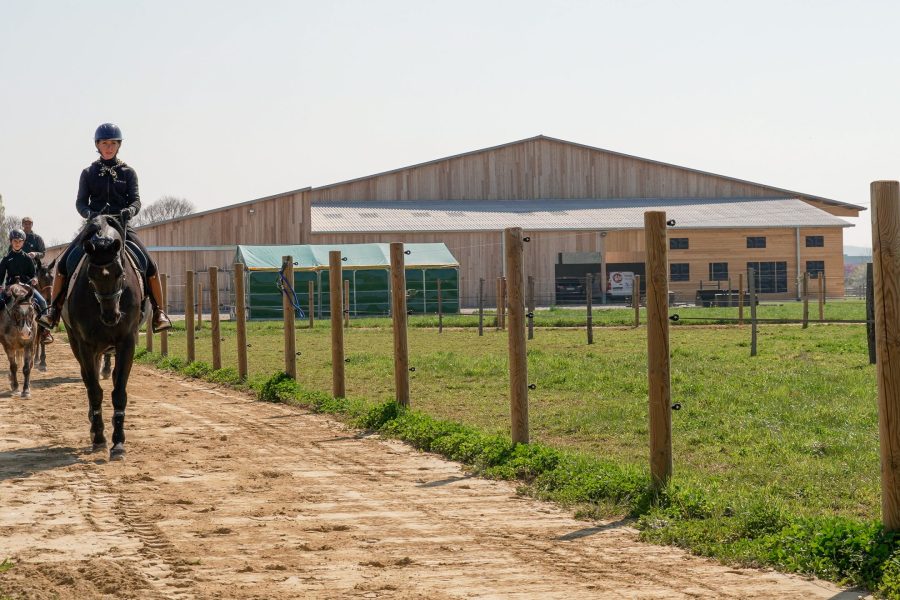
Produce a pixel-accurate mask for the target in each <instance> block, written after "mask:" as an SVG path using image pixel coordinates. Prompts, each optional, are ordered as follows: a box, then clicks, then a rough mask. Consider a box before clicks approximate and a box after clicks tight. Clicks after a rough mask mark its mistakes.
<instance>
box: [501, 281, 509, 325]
mask: <svg viewBox="0 0 900 600" xmlns="http://www.w3.org/2000/svg"><path fill="white" fill-rule="evenodd" d="M508 295H509V294H508V292H507V290H506V277H501V278H500V329H506V306H507V302H508Z"/></svg>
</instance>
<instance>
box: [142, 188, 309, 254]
mask: <svg viewBox="0 0 900 600" xmlns="http://www.w3.org/2000/svg"><path fill="white" fill-rule="evenodd" d="M307 194H308V192H305V191H302V192H292V193H288V194H282V195H280V196H273V197H271V198H266V199H264V200H260V201H258V202H252V203H246V204H240V205H237V206H233V207H230V208H228V209H223V210H215V211H209V212H206V213H200V214H197V215H194V216H189V217H185V218H183V219H179V220H177V221H169V222H165V223H159V224H157V225H148V226H146V227H141V228H140V229H138V230H137V233H138V236H139V237H140V238H141V240H142V241H143V242H144V244H145V245H147V246H220V245H225V244H238V243H240V244H302V243H306V242H305V240H306V239H308V235H309V233H308V232H309V226H310V218H309V210H310V209H309V206H308V203H307V202H306V200H307V197H306V196H307Z"/></svg>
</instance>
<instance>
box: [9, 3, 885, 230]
mask: <svg viewBox="0 0 900 600" xmlns="http://www.w3.org/2000/svg"><path fill="white" fill-rule="evenodd" d="M898 31H900V3H897V2H889V1H883V2H882V1H870V2H860V1H856V2H850V1H848V2H829V1H818V2H812V1H806V2H800V1H795V2H788V1H778V2H775V1H768V0H763V1H754V2H743V3H737V2H726V1H722V0H718V1H682V2H663V1H655V0H644V1H640V0H634V1H628V2H626V1H595V2H577V1H554V2H548V1H531V0H516V1H505V0H504V1H489V0H481V1H470V0H454V1H452V2H449V1H448V2H429V1H425V0H418V1H384V2H378V1H375V0H370V1H331V2H323V1H319V2H299V1H298V2H289V1H257V2H253V3H251V2H234V1H230V0H216V1H205V0H203V1H189V0H183V1H180V2H174V1H169V0H153V1H131V0H129V1H124V2H96V1H93V0H79V1H62V0H60V1H56V2H50V1H37V0H4V1H3V2H2V3H0V119H2V121H0V122H2V126H0V194H2V195H3V198H4V201H5V203H6V206H7V211H8V212H9V213H14V214H17V215H22V214H25V213H29V214H31V215H32V216H34V218H35V220H36V225H35V229H36V230H37V231H38V232H39V233H42V234H43V235H44V237H45V239H47V240H48V241H50V240H52V239H53V240H58V241H62V240H64V239H65V240H68V238H69V237H70V236H71V235H72V233H73V232H74V230H75V229H76V227H77V224H78V222H79V221H78V217H77V215H76V214H75V210H74V201H75V192H76V189H77V183H78V174H79V172H80V170H81V169H82V168H84V167H85V166H87V164H88V163H90V162H91V161H92V160H93V159H94V157H95V154H94V150H93V144H92V136H93V131H94V128H95V127H96V126H97V125H98V124H99V123H101V122H103V121H113V122H116V123H118V124H119V125H120V126H121V127H122V129H123V130H124V133H125V137H126V141H125V145H124V146H123V149H122V152H121V155H120V156H121V157H122V158H123V159H124V160H126V161H127V162H129V163H131V164H132V165H133V166H134V167H135V168H136V169H137V171H138V173H139V175H140V181H141V192H142V198H143V200H144V201H145V202H150V201H153V200H155V199H157V198H159V197H160V196H162V195H166V194H170V195H176V196H182V197H185V198H188V199H189V200H191V201H192V202H194V203H195V204H196V205H197V207H198V209H199V210H206V209H210V208H215V207H218V206H224V205H227V204H233V203H235V202H242V201H245V200H250V199H253V198H259V197H262V196H267V195H271V194H276V193H279V192H283V191H287V190H291V189H297V188H301V187H306V186H318V185H325V184H328V183H334V182H337V181H342V180H345V179H350V178H354V177H359V176H363V175H368V174H371V173H376V172H380V171H384V170H388V169H393V168H397V167H401V166H405V165H408V164H413V163H417V162H423V161H427V160H431V159H434V158H439V157H443V156H447V155H451V154H456V153H460V152H466V151H469V150H475V149H478V148H483V147H486V146H493V145H497V144H502V143H506V142H510V141H513V140H518V139H522V138H526V137H531V136H534V135H537V134H545V135H549V136H553V137H558V138H563V139H567V140H571V141H574V142H579V143H582V144H588V145H592V146H598V147H601V148H606V149H610V150H615V151H619V152H624V153H627V154H633V155H637V156H642V157H646V158H651V159H655V160H661V161H665V162H671V163H674V164H679V165H684V166H688V167H692V168H696V169H701V170H704V171H711V172H714V173H721V174H724V175H730V176H733V177H738V178H741V179H748V180H751V181H756V182H760V183H765V184H769V185H773V186H777V187H783V188H787V189H792V190H797V191H802V192H805V193H809V194H815V195H820V196H825V197H828V198H833V199H836V200H841V201H845V202H850V203H853V204H860V205H866V206H868V204H869V183H870V182H871V181H873V180H875V179H898V178H900V40H898V37H900V36H898ZM869 221H870V214H869V212H868V211H866V212H864V213H863V217H861V218H859V219H853V220H852V222H854V223H856V225H857V226H856V227H855V228H853V229H849V230H848V231H847V233H846V234H845V243H847V244H852V245H869V244H870V238H871V235H870V227H869Z"/></svg>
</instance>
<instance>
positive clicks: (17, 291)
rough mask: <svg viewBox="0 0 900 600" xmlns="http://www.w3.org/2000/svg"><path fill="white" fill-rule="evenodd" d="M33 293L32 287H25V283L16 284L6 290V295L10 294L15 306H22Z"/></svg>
mask: <svg viewBox="0 0 900 600" xmlns="http://www.w3.org/2000/svg"><path fill="white" fill-rule="evenodd" d="M31 291H32V288H31V286H29V285H25V284H24V283H14V284H12V285H11V286H9V287H8V288H6V293H7V294H9V296H10V298H11V299H12V300H13V304H21V303H22V302H24V301H25V300H26V299H27V298H28V297H29V294H30V293H31Z"/></svg>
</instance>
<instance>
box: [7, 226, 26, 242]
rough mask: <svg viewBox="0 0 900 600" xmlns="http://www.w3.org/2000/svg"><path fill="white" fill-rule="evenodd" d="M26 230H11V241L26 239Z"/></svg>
mask: <svg viewBox="0 0 900 600" xmlns="http://www.w3.org/2000/svg"><path fill="white" fill-rule="evenodd" d="M24 239H25V232H24V231H22V230H21V229H13V230H11V231H10V232H9V241H13V240H24Z"/></svg>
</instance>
